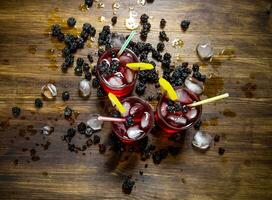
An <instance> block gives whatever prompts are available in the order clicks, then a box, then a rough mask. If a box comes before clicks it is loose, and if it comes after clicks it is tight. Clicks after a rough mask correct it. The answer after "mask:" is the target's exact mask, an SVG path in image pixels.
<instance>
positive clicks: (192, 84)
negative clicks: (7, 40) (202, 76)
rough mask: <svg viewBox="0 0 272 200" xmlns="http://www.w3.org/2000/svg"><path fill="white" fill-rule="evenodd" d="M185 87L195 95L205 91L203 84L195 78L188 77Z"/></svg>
mask: <svg viewBox="0 0 272 200" xmlns="http://www.w3.org/2000/svg"><path fill="white" fill-rule="evenodd" d="M184 84H185V86H186V87H187V88H188V89H189V90H191V91H192V92H193V93H195V94H198V95H199V94H201V93H202V92H203V91H204V86H203V83H202V82H200V81H198V80H196V79H195V78H192V77H188V78H186V80H185V82H184Z"/></svg>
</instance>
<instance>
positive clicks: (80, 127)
mask: <svg viewBox="0 0 272 200" xmlns="http://www.w3.org/2000/svg"><path fill="white" fill-rule="evenodd" d="M86 128H87V125H86V124H85V123H84V122H80V123H79V124H78V125H77V131H78V132H79V133H81V134H85V130H86Z"/></svg>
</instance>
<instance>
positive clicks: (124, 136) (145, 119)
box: [112, 97, 154, 143]
mask: <svg viewBox="0 0 272 200" xmlns="http://www.w3.org/2000/svg"><path fill="white" fill-rule="evenodd" d="M121 103H122V104H123V106H124V107H125V109H126V113H124V114H123V115H122V116H123V117H125V118H126V121H125V122H113V123H112V130H113V132H114V133H115V134H116V135H117V136H118V137H119V138H120V139H121V140H122V141H123V142H125V143H133V142H136V141H138V140H140V139H142V138H143V137H145V136H146V135H147V134H148V132H149V131H150V130H151V128H152V127H153V123H154V114H153V110H152V108H151V106H150V105H149V104H148V103H147V102H146V101H144V100H142V99H140V98H138V97H128V98H126V99H124V100H122V101H121Z"/></svg>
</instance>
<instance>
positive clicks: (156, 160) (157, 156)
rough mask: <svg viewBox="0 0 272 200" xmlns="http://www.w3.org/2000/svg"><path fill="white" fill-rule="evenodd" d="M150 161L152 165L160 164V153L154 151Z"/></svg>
mask: <svg viewBox="0 0 272 200" xmlns="http://www.w3.org/2000/svg"><path fill="white" fill-rule="evenodd" d="M152 159H153V162H154V164H160V163H161V161H162V157H161V154H160V152H159V151H155V152H154V153H153V154H152Z"/></svg>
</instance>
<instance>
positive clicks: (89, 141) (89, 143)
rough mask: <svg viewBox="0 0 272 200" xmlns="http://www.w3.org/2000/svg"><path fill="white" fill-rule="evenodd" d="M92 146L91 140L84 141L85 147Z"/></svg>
mask: <svg viewBox="0 0 272 200" xmlns="http://www.w3.org/2000/svg"><path fill="white" fill-rule="evenodd" d="M92 144H93V140H92V139H88V140H87V141H86V145H87V147H90V146H92Z"/></svg>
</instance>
